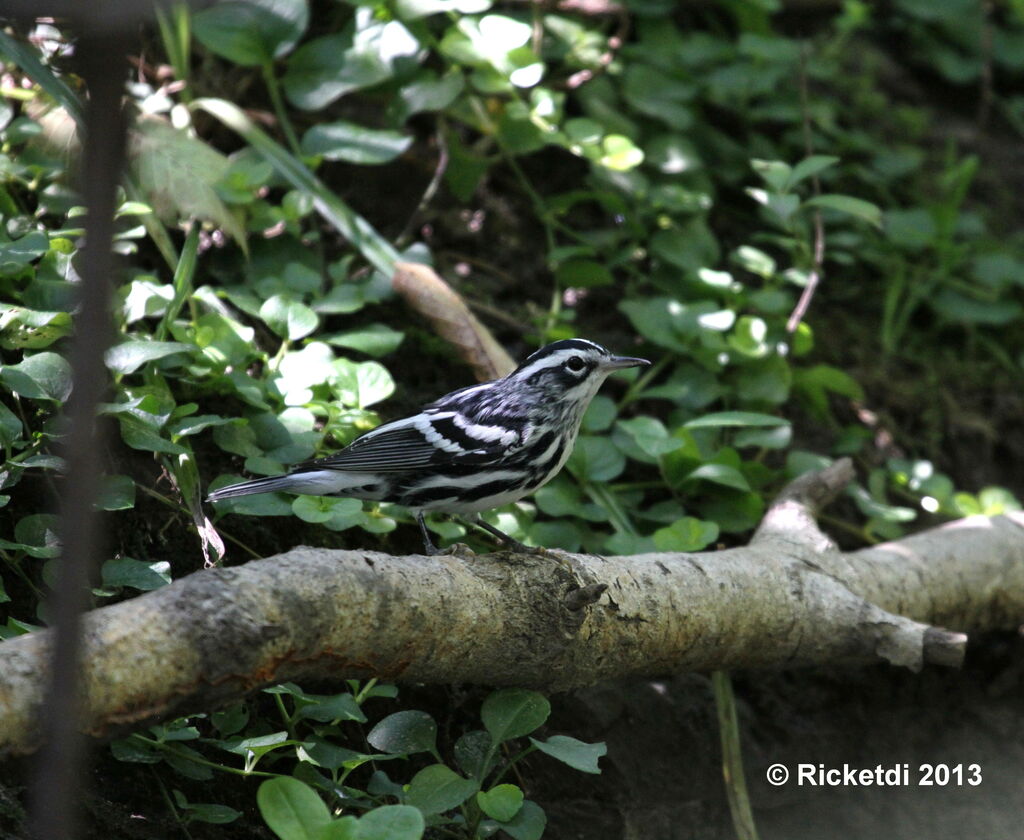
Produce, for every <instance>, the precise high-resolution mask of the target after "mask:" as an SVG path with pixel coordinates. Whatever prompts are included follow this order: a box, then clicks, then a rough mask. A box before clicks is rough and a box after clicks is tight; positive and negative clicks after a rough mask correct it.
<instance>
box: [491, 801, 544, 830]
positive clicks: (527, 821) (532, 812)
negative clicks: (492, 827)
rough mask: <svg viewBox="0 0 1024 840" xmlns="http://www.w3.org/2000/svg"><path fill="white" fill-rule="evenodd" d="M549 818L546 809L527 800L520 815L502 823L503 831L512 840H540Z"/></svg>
mask: <svg viewBox="0 0 1024 840" xmlns="http://www.w3.org/2000/svg"><path fill="white" fill-rule="evenodd" d="M547 822H548V818H547V816H546V815H545V814H544V809H543V808H541V807H540V805H538V804H537V803H536V802H532V801H530V800H529V799H527V800H526V801H525V802H524V803H523V807H522V808H520V809H519V813H518V814H516V815H515V817H513V818H512V819H511V820H509V821H508V822H504V823H501V830H502V831H504V832H505V833H506V834H507V835H508V836H509V837H511V838H512V840H540V838H541V837H542V836H543V834H544V828H545V827H546V826H547Z"/></svg>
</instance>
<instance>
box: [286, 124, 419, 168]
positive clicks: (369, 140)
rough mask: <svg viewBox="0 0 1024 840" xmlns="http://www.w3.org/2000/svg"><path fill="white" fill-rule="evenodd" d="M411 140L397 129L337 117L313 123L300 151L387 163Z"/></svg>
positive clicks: (360, 160) (337, 157) (307, 153)
mask: <svg viewBox="0 0 1024 840" xmlns="http://www.w3.org/2000/svg"><path fill="white" fill-rule="evenodd" d="M411 144H412V138H411V137H409V136H407V135H405V134H402V132H400V131H386V130H383V129H375V128H366V127H365V126H361V125H357V124H356V123H351V122H346V121H345V120H338V121H337V122H332V123H320V124H318V125H315V126H313V127H312V128H311V129H309V131H307V132H306V133H305V135H304V136H303V138H302V153H303V154H304V155H309V156H310V157H312V156H315V155H319V156H320V157H323V158H325V159H326V160H344V161H348V162H349V163H359V164H379V163H388V162H390V161H392V160H394V159H395V158H396V157H398V156H399V155H400V154H402V153H403V152H404V151H405V150H406V149H408V148H409V146H410V145H411Z"/></svg>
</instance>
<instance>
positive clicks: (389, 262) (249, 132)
mask: <svg viewBox="0 0 1024 840" xmlns="http://www.w3.org/2000/svg"><path fill="white" fill-rule="evenodd" d="M367 11H370V10H367ZM311 43H315V42H311ZM300 52H301V50H300ZM297 56H298V53H296V56H295V57H293V58H292V60H291V61H290V62H289V70H291V69H292V68H293V67H294V66H295V60H296V58H297ZM192 107H193V108H202V109H203V110H205V111H206V112H207V113H209V114H212V115H213V116H214V117H216V118H217V119H219V120H220V121H221V122H222V123H224V124H225V125H226V126H228V127H229V128H230V129H232V130H233V131H236V132H237V133H238V134H240V135H242V137H243V138H245V140H246V141H247V142H248V143H249V144H250V145H251V146H252V147H253V148H255V149H256V150H257V151H258V152H260V154H262V155H263V156H264V157H265V158H266V159H267V160H269V161H270V162H271V163H272V164H273V165H274V167H275V168H276V169H277V171H278V173H280V175H281V176H282V177H284V179H285V180H286V181H288V183H290V184H291V185H292V186H293V187H295V188H296V189H299V190H302V191H303V192H305V193H308V194H309V195H310V196H312V198H313V201H314V206H315V207H316V210H317V212H318V213H319V214H320V215H321V216H322V217H323V218H324V219H325V220H326V221H327V222H328V223H330V224H331V225H332V226H333V227H334V228H335V230H337V231H338V232H339V233H341V234H342V235H343V236H344V237H345V238H346V239H348V240H349V241H350V242H352V243H355V244H356V246H357V247H358V248H359V250H360V252H361V253H362V255H363V256H364V257H365V258H366V260H367V261H368V262H369V263H370V264H371V265H372V266H373V267H374V268H376V269H377V270H378V271H380V272H382V273H383V274H385V275H386V276H388V277H391V276H392V275H393V274H394V269H395V262H397V261H398V252H397V251H396V250H395V249H394V247H393V246H392V245H391V243H390V242H389V241H388V240H387V239H385V238H384V237H383V236H381V235H380V233H379V232H378V231H377V230H375V229H374V227H373V226H372V225H370V223H369V222H367V221H366V220H365V219H364V218H363V217H362V216H359V215H357V214H356V213H354V212H353V211H352V209H351V208H350V207H349V206H348V205H347V204H345V203H344V202H343V201H342V200H341V199H340V198H338V196H337V195H335V194H334V193H333V192H332V191H331V190H329V189H328V188H327V187H326V186H325V185H324V184H323V183H322V182H321V181H320V180H319V179H318V178H316V177H315V176H314V175H313V174H312V173H311V172H310V171H309V170H308V169H307V168H306V167H305V165H304V164H303V163H302V162H301V161H299V160H297V159H296V158H295V157H294V156H293V155H291V154H289V153H288V152H287V151H285V149H283V148H282V147H281V146H280V145H279V144H278V143H276V142H274V141H273V140H272V139H271V138H270V137H269V136H268V135H267V134H266V132H264V131H262V130H261V129H260V128H259V127H257V126H256V124H255V123H253V121H252V120H251V119H249V117H248V116H247V115H246V114H245V112H243V111H242V110H241V109H240V108H238V107H237V106H236V105H234V104H232V103H231V102H228V101H226V100H224V99H198V100H196V101H195V102H193V103H192ZM315 107H320V106H319V105H318V106H315Z"/></svg>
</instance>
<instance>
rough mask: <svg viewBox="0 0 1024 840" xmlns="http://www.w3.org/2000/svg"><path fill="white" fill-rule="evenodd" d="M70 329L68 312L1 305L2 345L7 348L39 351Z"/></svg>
mask: <svg viewBox="0 0 1024 840" xmlns="http://www.w3.org/2000/svg"><path fill="white" fill-rule="evenodd" d="M70 332H71V315H70V313H68V312H40V311H38V310H35V309H26V308H24V307H22V306H11V305H8V304H0V347H3V348H4V349H5V350H39V349H42V348H43V347H49V346H50V345H51V344H53V343H54V342H55V341H57V340H58V339H61V338H63V337H64V336H66V335H68V334H70Z"/></svg>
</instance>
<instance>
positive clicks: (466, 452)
mask: <svg viewBox="0 0 1024 840" xmlns="http://www.w3.org/2000/svg"><path fill="white" fill-rule="evenodd" d="M519 443H520V439H519V435H518V433H515V432H511V433H510V432H509V431H508V430H506V429H497V428H495V427H470V428H468V429H465V428H463V427H461V426H459V425H458V424H457V423H455V420H454V413H452V412H438V413H430V412H425V413H423V414H419V415H417V416H415V417H407V418H405V419H402V420H396V421H394V422H392V423H387V424H385V425H383V426H380V427H378V428H376V429H374V430H373V431H371V432H367V433H366V434H365V435H363V436H362V437H358V438H356V439H355V440H354V441H352V443H350V444H349V445H348V446H347V447H346V448H345V449H342V450H341V451H340V452H336V453H334V454H333V455H328V456H327V457H325V458H318V459H316V460H315V461H306V462H305V463H302V464H299V465H297V466H296V467H295V470H293V471H295V472H305V471H307V470H322V469H329V470H345V471H351V472H377V473H399V472H408V471H409V470H416V469H424V468H427V467H444V466H448V465H455V464H487V463H489V462H491V461H494V460H496V459H497V458H500V457H501V456H502V455H504V454H505V453H507V452H508V450H509V449H510V448H515V447H517V446H518V445H519Z"/></svg>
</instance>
